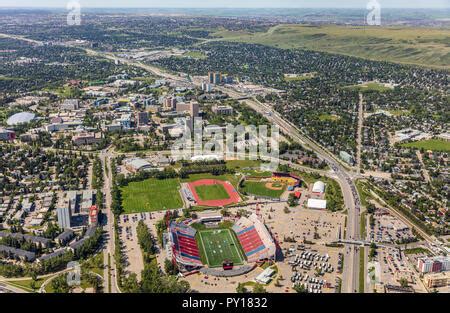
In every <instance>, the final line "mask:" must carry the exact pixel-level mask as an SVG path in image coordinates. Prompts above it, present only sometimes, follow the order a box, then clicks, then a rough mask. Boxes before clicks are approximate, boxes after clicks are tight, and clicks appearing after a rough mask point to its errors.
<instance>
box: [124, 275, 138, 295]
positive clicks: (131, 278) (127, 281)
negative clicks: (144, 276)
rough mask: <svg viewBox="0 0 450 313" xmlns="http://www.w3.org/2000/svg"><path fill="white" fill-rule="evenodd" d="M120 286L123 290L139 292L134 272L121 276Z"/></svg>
mask: <svg viewBox="0 0 450 313" xmlns="http://www.w3.org/2000/svg"><path fill="white" fill-rule="evenodd" d="M122 288H123V290H124V291H125V292H130V293H137V292H140V286H139V283H138V280H137V276H136V273H131V274H130V275H128V276H126V277H124V278H123V281H122Z"/></svg>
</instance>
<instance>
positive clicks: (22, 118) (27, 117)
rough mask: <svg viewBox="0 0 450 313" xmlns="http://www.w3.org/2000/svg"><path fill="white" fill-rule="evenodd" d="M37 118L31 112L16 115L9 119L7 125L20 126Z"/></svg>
mask: <svg viewBox="0 0 450 313" xmlns="http://www.w3.org/2000/svg"><path fill="white" fill-rule="evenodd" d="M35 118H36V114H34V113H31V112H20V113H16V114H14V115H12V116H10V117H9V118H8V120H7V121H6V124H8V126H16V125H20V124H27V123H29V122H31V121H32V120H34V119H35Z"/></svg>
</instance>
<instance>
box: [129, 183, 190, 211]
mask: <svg viewBox="0 0 450 313" xmlns="http://www.w3.org/2000/svg"><path fill="white" fill-rule="evenodd" d="M179 187H180V183H179V181H178V179H175V178H173V179H162V180H159V179H155V178H150V179H146V180H144V181H140V182H132V183H129V184H128V185H127V186H125V187H122V188H121V191H122V206H123V209H124V213H139V212H152V211H159V210H163V209H179V208H181V207H183V202H182V200H181V197H180V194H179V192H178V189H179Z"/></svg>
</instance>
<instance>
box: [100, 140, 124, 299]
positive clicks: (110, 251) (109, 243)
mask: <svg viewBox="0 0 450 313" xmlns="http://www.w3.org/2000/svg"><path fill="white" fill-rule="evenodd" d="M110 149H111V148H109V149H105V150H102V152H101V153H100V156H99V157H100V160H101V161H102V166H103V168H104V169H105V164H106V169H107V171H103V175H104V182H105V183H104V186H103V193H104V195H105V210H104V211H105V212H104V213H105V215H106V219H107V222H106V223H105V226H104V230H105V232H106V233H107V236H106V243H105V248H104V253H103V255H104V260H103V264H104V265H105V271H104V277H105V284H104V288H105V290H106V291H108V292H111V293H118V292H120V289H119V286H118V283H117V279H118V277H117V275H116V273H117V267H116V260H115V258H114V255H115V232H114V214H113V212H112V210H111V205H112V196H111V189H112V169H111V152H110ZM109 255H110V256H111V257H110V263H111V264H110V267H109V265H108V263H109V262H108V256H109ZM109 274H111V277H110V276H109ZM110 280H111V284H110V285H111V290H108V289H109V287H108V286H109V281H110Z"/></svg>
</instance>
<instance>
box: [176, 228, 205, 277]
mask: <svg viewBox="0 0 450 313" xmlns="http://www.w3.org/2000/svg"><path fill="white" fill-rule="evenodd" d="M196 232H197V231H196V230H195V229H194V228H192V227H190V226H188V225H186V224H184V223H176V222H171V223H170V225H169V235H170V236H169V244H170V245H171V248H172V249H171V250H172V258H173V261H175V262H176V263H177V264H178V265H179V266H180V267H181V269H185V270H188V271H189V270H192V269H194V268H197V267H200V266H202V265H203V264H202V262H201V260H200V253H199V251H198V246H197V241H196V240H195V234H196Z"/></svg>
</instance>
